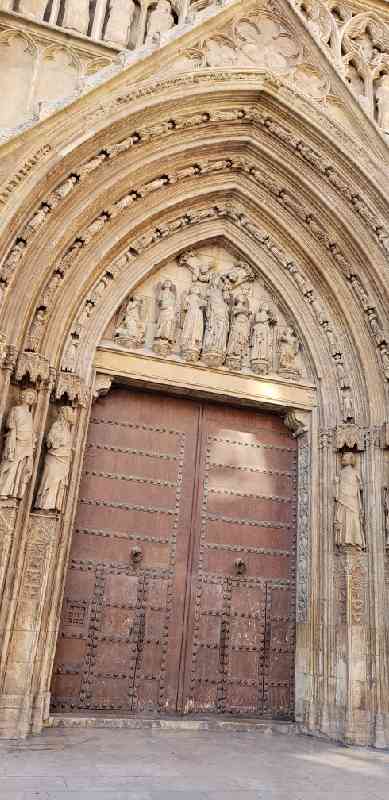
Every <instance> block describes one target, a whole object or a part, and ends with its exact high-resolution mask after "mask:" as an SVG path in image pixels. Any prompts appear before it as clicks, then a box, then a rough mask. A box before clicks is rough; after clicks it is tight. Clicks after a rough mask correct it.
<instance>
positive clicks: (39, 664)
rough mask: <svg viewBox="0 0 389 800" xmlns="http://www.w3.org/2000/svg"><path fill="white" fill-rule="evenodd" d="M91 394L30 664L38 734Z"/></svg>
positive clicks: (45, 714) (45, 709)
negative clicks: (33, 655) (31, 665)
mask: <svg viewBox="0 0 389 800" xmlns="http://www.w3.org/2000/svg"><path fill="white" fill-rule="evenodd" d="M91 399H92V397H91V393H90V394H89V397H88V398H86V397H85V396H84V397H83V405H80V404H79V405H78V407H77V409H76V411H77V420H76V424H75V430H74V434H73V461H72V468H71V475H70V481H69V488H68V494H67V498H66V502H65V506H64V510H63V513H62V514H61V516H60V518H58V519H57V549H56V553H55V559H54V561H53V563H52V570H51V575H50V583H49V584H48V586H47V591H46V603H45V607H44V609H43V614H42V621H41V626H40V634H39V637H38V641H37V647H36V653H35V660H34V664H33V670H32V671H33V682H32V685H33V707H32V714H31V732H32V733H40V732H41V730H42V727H43V726H44V724H45V723H47V722H48V719H49V713H50V685H51V679H52V669H53V663H54V658H55V652H56V647H57V638H58V630H59V624H60V619H61V610H62V602H63V593H64V586H65V581H66V575H67V567H68V561H69V554H70V548H71V542H72V533H73V525H74V519H75V515H76V511H77V499H78V491H79V483H80V478H81V471H82V464H83V458H84V450H85V444H86V438H87V433H88V425H89V417H90V410H91Z"/></svg>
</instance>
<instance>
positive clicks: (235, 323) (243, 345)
mask: <svg viewBox="0 0 389 800" xmlns="http://www.w3.org/2000/svg"><path fill="white" fill-rule="evenodd" d="M250 321H251V314H250V306H249V301H248V298H247V297H246V296H245V295H244V294H238V295H236V296H235V297H234V300H233V305H232V310H231V330H230V335H229V338H228V347H227V358H226V365H227V367H229V368H230V369H241V367H245V366H246V367H247V366H248V348H249V339H250Z"/></svg>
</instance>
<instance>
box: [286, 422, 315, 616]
mask: <svg viewBox="0 0 389 800" xmlns="http://www.w3.org/2000/svg"><path fill="white" fill-rule="evenodd" d="M291 416H293V420H292V419H291ZM287 418H288V420H290V422H291V423H292V431H293V429H294V432H293V435H294V436H298V440H299V449H298V506H297V576H296V578H297V579H296V619H297V622H299V623H304V622H307V615H308V591H309V589H308V585H309V563H310V532H311V518H310V517H311V448H310V443H309V435H308V433H307V431H306V428H305V426H303V425H302V423H299V422H298V420H296V417H295V415H294V412H293V411H289V412H288V415H287ZM286 424H287V425H288V427H290V424H289V422H287V423H286ZM296 424H297V425H298V428H297V430H296Z"/></svg>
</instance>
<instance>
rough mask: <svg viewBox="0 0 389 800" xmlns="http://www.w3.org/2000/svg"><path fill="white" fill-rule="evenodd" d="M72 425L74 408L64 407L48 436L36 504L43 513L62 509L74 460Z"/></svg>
mask: <svg viewBox="0 0 389 800" xmlns="http://www.w3.org/2000/svg"><path fill="white" fill-rule="evenodd" d="M73 423H74V411H73V409H72V408H71V407H70V406H63V407H62V408H60V410H59V416H58V419H57V420H56V421H55V422H54V423H53V425H52V426H51V428H50V430H49V433H48V434H47V438H46V446H47V453H46V458H45V465H44V468H43V475H42V479H41V483H40V486H39V490H38V494H37V498H36V503H35V508H37V509H41V510H42V511H61V510H62V507H63V501H64V497H65V491H66V488H67V485H68V476H69V470H70V464H71V460H72V425H73Z"/></svg>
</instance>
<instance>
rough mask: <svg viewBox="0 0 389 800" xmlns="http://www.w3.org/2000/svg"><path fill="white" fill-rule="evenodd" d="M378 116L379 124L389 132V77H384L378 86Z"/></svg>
mask: <svg viewBox="0 0 389 800" xmlns="http://www.w3.org/2000/svg"><path fill="white" fill-rule="evenodd" d="M376 98H377V108H378V116H377V122H378V125H379V127H380V128H382V130H383V131H388V132H389V75H383V76H382V78H381V80H380V81H379V82H378V84H377V91H376Z"/></svg>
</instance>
